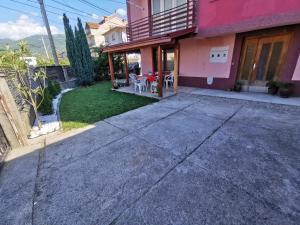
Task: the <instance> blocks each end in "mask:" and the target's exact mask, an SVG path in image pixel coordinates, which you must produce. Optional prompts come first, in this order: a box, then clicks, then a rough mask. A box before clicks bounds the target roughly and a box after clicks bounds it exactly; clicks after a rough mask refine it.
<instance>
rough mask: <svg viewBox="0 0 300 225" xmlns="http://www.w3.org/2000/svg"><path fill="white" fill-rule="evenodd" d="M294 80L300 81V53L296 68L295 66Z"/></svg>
mask: <svg viewBox="0 0 300 225" xmlns="http://www.w3.org/2000/svg"><path fill="white" fill-rule="evenodd" d="M292 80H293V81H300V54H299V56H298V61H297V64H296V68H295V71H294V74H293V78H292Z"/></svg>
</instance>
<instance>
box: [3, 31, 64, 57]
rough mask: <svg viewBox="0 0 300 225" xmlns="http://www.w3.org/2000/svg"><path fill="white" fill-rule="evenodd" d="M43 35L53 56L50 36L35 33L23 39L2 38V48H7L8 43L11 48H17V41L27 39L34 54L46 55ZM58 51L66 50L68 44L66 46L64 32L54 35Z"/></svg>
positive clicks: (49, 52)
mask: <svg viewBox="0 0 300 225" xmlns="http://www.w3.org/2000/svg"><path fill="white" fill-rule="evenodd" d="M42 37H43V38H44V41H45V45H46V47H47V49H48V54H49V55H50V57H52V56H51V49H50V44H49V39H48V36H46V35H33V36H30V37H27V38H24V39H21V40H17V41H14V40H10V39H0V50H3V49H5V46H6V44H9V45H10V47H11V48H13V49H14V48H16V47H17V43H18V42H19V41H26V42H27V43H28V47H29V48H30V50H31V52H32V54H33V55H34V56H43V57H46V53H45V49H44V46H43V42H42ZM53 39H54V43H55V47H56V51H57V52H58V53H60V52H66V46H65V35H64V34H56V35H53Z"/></svg>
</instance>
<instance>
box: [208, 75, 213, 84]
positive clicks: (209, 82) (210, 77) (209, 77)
mask: <svg viewBox="0 0 300 225" xmlns="http://www.w3.org/2000/svg"><path fill="white" fill-rule="evenodd" d="M213 82H214V77H213V76H208V77H207V84H208V85H212V84H213Z"/></svg>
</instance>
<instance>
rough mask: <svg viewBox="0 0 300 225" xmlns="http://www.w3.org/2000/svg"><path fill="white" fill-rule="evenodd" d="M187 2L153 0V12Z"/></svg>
mask: <svg viewBox="0 0 300 225" xmlns="http://www.w3.org/2000/svg"><path fill="white" fill-rule="evenodd" d="M186 2H187V0H152V14H155V13H159V12H162V11H165V10H168V9H171V8H174V7H176V6H179V5H182V4H184V3H186Z"/></svg>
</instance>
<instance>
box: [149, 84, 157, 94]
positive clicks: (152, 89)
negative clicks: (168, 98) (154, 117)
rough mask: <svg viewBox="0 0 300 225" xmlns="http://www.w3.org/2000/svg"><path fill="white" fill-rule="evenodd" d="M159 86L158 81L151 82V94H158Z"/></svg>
mask: <svg viewBox="0 0 300 225" xmlns="http://www.w3.org/2000/svg"><path fill="white" fill-rule="evenodd" d="M157 86H158V82H157V81H153V82H151V85H150V92H151V93H155V92H157Z"/></svg>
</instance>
